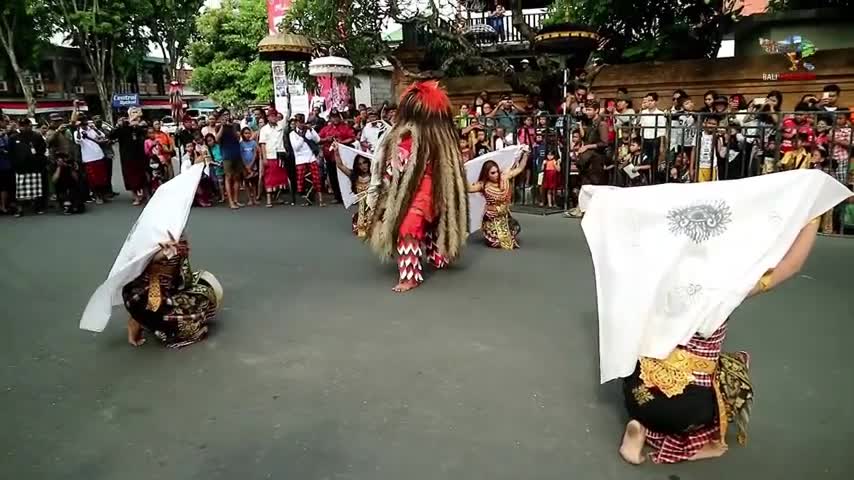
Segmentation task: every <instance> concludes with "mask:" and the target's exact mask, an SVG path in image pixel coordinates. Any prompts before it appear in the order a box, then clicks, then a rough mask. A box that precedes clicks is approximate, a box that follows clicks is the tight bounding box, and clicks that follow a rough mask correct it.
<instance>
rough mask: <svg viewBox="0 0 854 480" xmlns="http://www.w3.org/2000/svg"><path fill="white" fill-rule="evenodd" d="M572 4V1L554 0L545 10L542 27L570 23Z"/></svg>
mask: <svg viewBox="0 0 854 480" xmlns="http://www.w3.org/2000/svg"><path fill="white" fill-rule="evenodd" d="M572 4H573V0H554V1H553V2H552V3H551V4H550V5H549V7H548V9H547V10H546V18H545V19H544V20H543V26H548V25H556V24H559V23H568V22H571V21H572V18H573V17H572Z"/></svg>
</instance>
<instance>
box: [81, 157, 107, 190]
mask: <svg viewBox="0 0 854 480" xmlns="http://www.w3.org/2000/svg"><path fill="white" fill-rule="evenodd" d="M107 162H108V160H107V159H105V158H102V159H101V160H95V161H94V162H86V163H84V164H83V166H84V167H85V168H86V181H87V182H88V183H89V188H91V189H92V190H99V189H103V188H106V187H108V186H109V185H110V170H109V164H108V163H107Z"/></svg>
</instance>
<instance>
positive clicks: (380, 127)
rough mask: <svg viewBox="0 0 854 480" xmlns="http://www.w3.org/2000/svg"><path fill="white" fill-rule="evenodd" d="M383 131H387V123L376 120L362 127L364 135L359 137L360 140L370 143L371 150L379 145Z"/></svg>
mask: <svg viewBox="0 0 854 480" xmlns="http://www.w3.org/2000/svg"><path fill="white" fill-rule="evenodd" d="M383 132H385V125H384V124H383V123H382V122H380V121H377V122H374V123H371V124H368V125H367V126H366V127H365V128H363V129H362V137H361V138H360V139H359V141H360V142H364V143H367V144H368V145H370V148H371V152H372V153H373V151H374V150H375V149H376V148H377V145H379V143H380V137H381V136H382V134H383Z"/></svg>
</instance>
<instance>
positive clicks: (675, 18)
mask: <svg viewBox="0 0 854 480" xmlns="http://www.w3.org/2000/svg"><path fill="white" fill-rule="evenodd" d="M735 5H736V2H734V1H733V0H555V1H554V2H553V4H552V6H551V7H550V9H549V12H550V22H552V23H559V22H560V21H571V22H575V23H580V24H585V25H588V26H590V27H592V28H596V29H598V30H599V31H600V32H601V33H603V34H604V35H605V36H606V37H607V38H608V39H609V41H608V43H607V45H606V47H605V49H604V51H602V52H599V55H600V56H601V57H603V59H604V60H605V61H607V62H609V63H625V62H635V61H644V60H653V59H654V60H678V59H689V58H704V57H705V58H711V57H714V56H715V55H716V54H717V51H718V49H719V48H720V44H721V40H722V39H723V34H724V33H726V32H727V31H728V30H729V29H730V28H731V27H732V25H733V23H734V21H735V20H736V19H737V18H738V17H739V15H740V13H741V7H735Z"/></svg>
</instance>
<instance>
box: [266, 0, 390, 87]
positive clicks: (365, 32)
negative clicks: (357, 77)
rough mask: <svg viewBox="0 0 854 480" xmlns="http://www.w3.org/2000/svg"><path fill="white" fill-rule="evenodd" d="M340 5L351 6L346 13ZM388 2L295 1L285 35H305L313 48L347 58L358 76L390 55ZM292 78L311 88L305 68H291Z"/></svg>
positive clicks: (283, 23)
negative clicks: (340, 24)
mask: <svg viewBox="0 0 854 480" xmlns="http://www.w3.org/2000/svg"><path fill="white" fill-rule="evenodd" d="M339 3H348V5H347V6H346V9H345V10H344V12H343V13H342V12H341V11H340V10H339V9H338V4H339ZM384 5H385V2H384V1H381V0H363V1H361V2H352V3H349V2H334V1H317V0H295V1H294V2H293V4H292V5H291V8H290V10H289V11H288V13H287V15H286V16H285V19H284V20H283V21H282V24H281V28H282V29H283V30H284V31H287V32H291V33H298V34H301V35H305V36H306V37H308V38H309V39H311V41H312V44H313V45H315V46H317V47H319V48H320V50H322V51H325V52H324V53H326V52H328V53H329V54H330V55H341V56H344V57H347V59H349V60H350V61H351V62H352V63H353V68H354V70H355V71H356V72H359V71H361V70H364V69H366V68H369V67H371V66H373V65H374V64H376V62H377V61H378V60H380V59H381V58H382V57H383V54H384V53H386V52H387V51H388V46H387V45H386V43H385V42H384V41H383V39H382V29H383V21H384V20H386V19H387V16H386V14H385V12H384ZM339 21H342V22H343V24H344V30H345V32H346V37H345V39H344V40H343V41H342V40H341V34H340V32H339V29H338V22H339ZM289 69H290V71H289V75H290V76H292V77H294V78H298V79H300V80H302V81H303V82H305V83H307V84H309V85H310V84H311V83H312V82H311V80H312V79H311V78H310V77H309V76H308V69H307V68H306V66H305V65H293V66H291V65H289Z"/></svg>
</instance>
